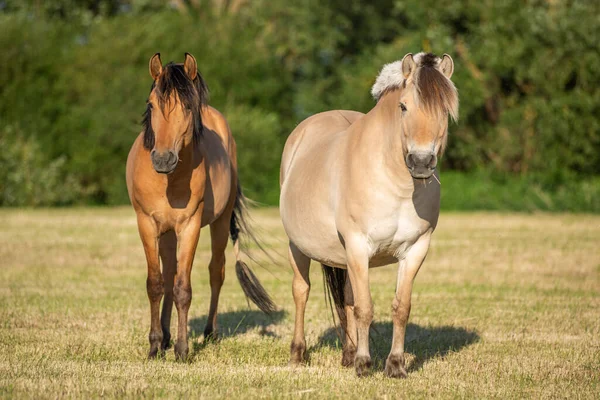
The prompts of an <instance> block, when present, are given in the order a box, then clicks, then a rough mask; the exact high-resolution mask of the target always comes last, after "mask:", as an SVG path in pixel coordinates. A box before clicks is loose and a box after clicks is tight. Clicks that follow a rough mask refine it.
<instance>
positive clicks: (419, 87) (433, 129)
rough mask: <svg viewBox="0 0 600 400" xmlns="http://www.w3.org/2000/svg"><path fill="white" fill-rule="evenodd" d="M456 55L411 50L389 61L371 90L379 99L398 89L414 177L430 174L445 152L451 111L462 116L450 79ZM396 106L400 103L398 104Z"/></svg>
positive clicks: (400, 124)
mask: <svg viewBox="0 0 600 400" xmlns="http://www.w3.org/2000/svg"><path fill="white" fill-rule="evenodd" d="M453 71H454V62H453V61H452V58H451V57H450V56H449V55H447V54H444V55H443V56H442V57H441V58H440V57H437V56H435V55H433V54H431V53H419V54H416V55H415V56H413V55H412V54H410V53H409V54H407V55H406V56H404V58H403V59H402V61H396V62H394V63H391V64H387V65H386V66H384V67H383V69H382V70H381V73H380V74H379V76H378V77H377V80H376V82H375V84H374V85H373V88H372V90H371V93H372V94H373V96H374V97H375V99H376V100H380V99H381V98H382V97H383V96H385V95H386V94H388V93H391V92H396V91H398V92H397V95H398V96H399V97H398V101H397V110H396V112H395V113H394V115H395V116H396V117H395V118H396V122H397V123H395V124H394V125H395V126H397V127H398V130H399V131H400V132H398V134H400V135H402V152H403V154H402V156H403V158H404V160H405V162H406V167H407V168H408V170H409V172H410V174H411V175H412V176H413V177H414V178H429V177H430V176H431V175H432V174H433V172H434V171H435V168H436V166H437V161H438V158H439V157H440V156H441V155H442V154H443V152H444V149H445V147H446V140H447V137H448V115H450V117H452V119H453V120H455V121H456V120H457V119H458V93H457V91H456V88H455V87H454V84H453V83H452V81H451V80H450V77H451V76H452V72H453ZM395 106H396V105H395Z"/></svg>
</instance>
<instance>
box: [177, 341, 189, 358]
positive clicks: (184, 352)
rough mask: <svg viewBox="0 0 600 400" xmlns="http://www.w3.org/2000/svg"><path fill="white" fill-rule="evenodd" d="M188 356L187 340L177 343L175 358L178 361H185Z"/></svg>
mask: <svg viewBox="0 0 600 400" xmlns="http://www.w3.org/2000/svg"><path fill="white" fill-rule="evenodd" d="M187 356H188V344H187V342H183V343H180V342H177V343H175V359H176V360H177V361H185V360H187Z"/></svg>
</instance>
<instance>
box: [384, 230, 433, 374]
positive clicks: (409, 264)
mask: <svg viewBox="0 0 600 400" xmlns="http://www.w3.org/2000/svg"><path fill="white" fill-rule="evenodd" d="M430 239H431V232H427V233H426V234H424V235H423V236H421V237H420V238H419V239H418V240H417V242H416V243H415V244H414V245H413V246H412V248H411V249H410V250H409V251H408V253H407V254H406V257H405V258H404V259H403V260H401V261H400V265H399V267H398V281H397V283H396V296H395V297H394V301H393V302H392V321H393V323H394V337H393V340H392V349H391V351H390V354H389V356H388V358H387V360H386V362H385V374H386V375H387V376H389V377H391V378H406V377H407V373H406V369H405V366H404V337H405V334H406V324H407V323H408V316H409V315H410V299H411V295H412V285H413V281H414V279H415V276H416V275H417V272H419V268H420V267H421V264H423V261H424V260H425V256H426V255H427V251H428V250H429V241H430Z"/></svg>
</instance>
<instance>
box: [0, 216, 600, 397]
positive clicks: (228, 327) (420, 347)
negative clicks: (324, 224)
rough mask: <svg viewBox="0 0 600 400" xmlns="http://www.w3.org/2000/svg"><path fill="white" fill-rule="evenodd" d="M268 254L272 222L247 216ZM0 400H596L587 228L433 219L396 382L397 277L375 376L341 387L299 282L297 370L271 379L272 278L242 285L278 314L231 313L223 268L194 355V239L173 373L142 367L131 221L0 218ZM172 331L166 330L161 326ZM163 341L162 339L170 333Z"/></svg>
mask: <svg viewBox="0 0 600 400" xmlns="http://www.w3.org/2000/svg"><path fill="white" fill-rule="evenodd" d="M254 216H255V220H256V224H257V225H258V226H260V227H261V229H262V230H263V236H264V237H265V238H266V239H268V240H266V241H267V243H268V244H269V245H270V246H271V247H272V248H274V249H276V250H277V251H279V252H281V253H284V249H285V235H284V233H283V230H282V228H281V226H280V223H279V217H278V212H277V210H276V209H266V210H258V211H255V212H254ZM0 226H1V228H0V259H1V260H2V264H3V266H2V267H1V268H0V304H1V307H0V321H1V322H0V396H1V397H3V398H11V397H15V398H56V397H78V398H87V397H101V396H104V397H193V398H214V397H217V398H233V399H237V398H256V397H264V398H268V397H278V398H279V397H282V398H302V397H311V398H398V397H405V398H415V397H431V396H436V397H444V398H449V397H451V398H455V397H474V398H521V397H532V398H557V397H558V398H566V397H568V398H598V396H599V394H600V217H599V216H588V215H558V214H553V215H548V214H533V215H525V214H491V213H464V214H449V213H445V214H443V215H442V216H441V218H440V223H439V227H438V231H436V233H435V234H434V238H433V242H432V247H431V250H430V253H429V256H428V258H427V261H426V262H425V264H424V266H423V268H422V269H421V271H420V273H419V275H418V276H417V279H416V285H415V289H414V294H413V308H412V315H411V319H410V325H409V327H408V331H407V345H406V348H407V352H408V356H407V362H408V370H409V377H408V379H405V380H392V379H388V378H386V377H385V376H384V374H383V371H382V370H383V363H384V361H385V357H386V356H387V353H388V351H389V348H390V343H391V329H392V328H391V316H390V309H391V301H392V297H393V291H394V282H395V272H396V268H395V267H393V266H388V267H385V268H379V269H375V270H372V273H371V290H372V293H373V299H374V302H375V322H374V326H373V329H372V335H371V336H372V341H371V353H372V356H373V357H374V372H373V374H372V375H371V376H369V377H367V378H357V377H355V374H354V370H353V369H344V368H342V367H341V366H340V360H341V349H340V345H339V342H338V339H337V336H336V333H335V329H333V324H332V322H331V315H330V312H329V310H328V308H326V306H325V300H324V297H323V286H322V278H321V272H320V268H319V267H318V265H315V264H313V270H312V282H313V288H312V292H311V298H310V300H309V303H308V308H307V322H306V327H307V332H306V333H307V345H308V348H309V357H310V358H309V361H308V362H307V365H306V366H303V367H301V368H297V369H291V368H288V367H287V366H286V364H287V360H288V350H289V344H290V340H291V335H292V329H293V322H292V321H293V316H294V311H293V301H292V296H291V290H290V285H291V277H292V275H291V271H290V269H289V266H288V265H287V264H283V265H282V266H276V265H272V264H271V265H267V266H266V269H261V268H255V271H256V273H257V275H259V277H260V278H261V279H262V282H263V284H264V285H265V287H266V288H267V289H268V290H269V291H270V292H271V293H272V295H273V298H274V299H275V301H276V302H277V304H278V306H279V307H280V309H281V311H279V312H277V313H276V314H275V315H274V316H273V317H272V318H269V317H267V316H264V315H263V314H261V313H259V312H258V311H257V310H256V309H255V308H253V307H250V308H248V306H247V304H246V300H245V298H244V296H243V294H242V291H241V289H240V288H239V285H238V283H237V281H236V279H235V273H234V272H233V268H232V266H233V264H232V262H231V261H232V259H233V256H232V253H231V249H229V250H228V257H229V261H228V267H227V274H228V276H227V278H226V282H225V286H224V289H223V292H222V295H221V303H220V311H221V313H220V315H219V324H220V326H219V328H220V333H221V337H222V339H221V340H220V341H219V342H217V343H212V342H211V343H204V342H203V337H202V331H203V329H204V324H205V321H206V314H207V311H208V299H209V284H208V271H207V267H206V266H207V263H208V260H209V257H210V253H209V235H208V234H207V232H203V235H202V237H201V242H200V245H199V249H198V252H197V255H196V261H195V266H194V272H193V278H192V284H193V290H194V298H193V301H192V308H191V310H190V322H189V323H190V328H191V329H190V330H191V335H190V344H191V346H190V347H191V353H190V354H191V356H190V360H189V361H188V362H186V363H178V362H175V361H174V355H173V351H172V350H171V351H170V352H169V353H168V354H167V357H166V359H164V360H159V361H146V359H145V358H146V352H147V350H148V344H147V333H148V329H149V307H148V300H147V297H146V290H145V279H146V275H145V273H146V266H145V261H144V257H143V252H142V246H141V243H140V240H139V238H138V235H137V228H136V223H135V219H134V216H133V212H132V211H131V209H129V208H117V209H108V208H106V209H104V208H102V209H55V210H35V211H30V210H0ZM175 321H176V319H175V318H173V323H174V322H175ZM174 331H175V326H173V332H174Z"/></svg>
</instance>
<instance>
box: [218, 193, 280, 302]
mask: <svg viewBox="0 0 600 400" xmlns="http://www.w3.org/2000/svg"><path fill="white" fill-rule="evenodd" d="M246 210H247V207H246V198H245V197H244V195H243V193H242V187H241V186H240V184H239V182H238V185H237V196H236V198H235V205H234V207H233V213H232V214H231V222H230V224H229V234H230V236H231V241H232V242H233V245H234V249H235V257H236V262H235V274H236V275H237V278H238V281H239V282H240V286H241V287H242V290H243V291H244V294H245V295H246V297H247V298H248V299H250V300H251V301H252V302H253V303H254V304H256V306H257V307H258V308H260V310H261V311H262V312H264V313H266V314H271V313H273V312H274V311H276V310H277V308H276V306H275V303H273V300H272V299H271V297H270V296H269V294H268V293H267V291H266V290H265V288H264V287H263V286H262V285H261V283H260V281H259V280H258V278H257V277H256V275H254V273H253V272H252V270H251V269H250V267H248V264H246V263H245V262H244V261H242V260H241V259H240V253H241V252H242V251H243V249H240V247H241V243H240V239H241V238H240V235H243V236H247V237H248V238H250V239H251V240H252V241H253V242H254V243H256V244H257V246H258V247H259V248H260V249H261V250H262V251H265V250H264V249H263V247H262V246H261V244H260V242H259V241H258V239H257V238H256V236H255V235H254V234H253V233H252V230H251V229H250V226H249V224H248V218H247V216H246Z"/></svg>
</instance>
